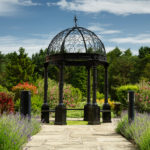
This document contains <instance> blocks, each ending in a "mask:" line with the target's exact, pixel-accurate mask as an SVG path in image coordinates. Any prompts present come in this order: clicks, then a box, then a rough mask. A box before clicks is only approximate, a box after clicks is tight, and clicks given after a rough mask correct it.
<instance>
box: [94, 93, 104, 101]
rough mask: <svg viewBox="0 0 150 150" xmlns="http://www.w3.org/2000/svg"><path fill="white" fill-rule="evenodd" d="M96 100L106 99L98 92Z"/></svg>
mask: <svg viewBox="0 0 150 150" xmlns="http://www.w3.org/2000/svg"><path fill="white" fill-rule="evenodd" d="M96 98H97V99H104V94H103V93H99V92H98V91H97V92H96Z"/></svg>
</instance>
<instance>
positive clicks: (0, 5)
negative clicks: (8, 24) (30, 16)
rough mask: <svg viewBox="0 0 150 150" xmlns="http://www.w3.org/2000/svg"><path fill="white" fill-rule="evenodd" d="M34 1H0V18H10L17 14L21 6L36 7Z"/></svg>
mask: <svg viewBox="0 0 150 150" xmlns="http://www.w3.org/2000/svg"><path fill="white" fill-rule="evenodd" d="M36 5H40V4H39V3H33V2H32V0H0V16H9V15H13V14H14V13H16V12H17V10H18V7H19V6H36Z"/></svg>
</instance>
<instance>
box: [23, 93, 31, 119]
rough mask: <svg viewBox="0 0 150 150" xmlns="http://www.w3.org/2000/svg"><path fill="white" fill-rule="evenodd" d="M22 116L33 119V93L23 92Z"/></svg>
mask: <svg viewBox="0 0 150 150" xmlns="http://www.w3.org/2000/svg"><path fill="white" fill-rule="evenodd" d="M20 114H21V116H22V117H28V119H29V120H30V119H31V92H30V91H21V100H20Z"/></svg>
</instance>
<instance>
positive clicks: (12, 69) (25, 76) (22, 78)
mask: <svg viewBox="0 0 150 150" xmlns="http://www.w3.org/2000/svg"><path fill="white" fill-rule="evenodd" d="M7 57H8V59H9V63H8V64H7V66H6V72H7V74H6V75H7V76H6V80H7V87H8V88H11V87H12V86H14V85H17V84H18V83H22V82H26V81H29V82H31V81H33V80H34V79H35V78H36V74H33V73H34V67H35V65H34V64H33V63H32V61H31V59H30V58H29V57H28V56H27V54H26V53H25V49H23V48H20V49H19V54H17V53H16V52H14V53H11V54H9V55H8V56H7Z"/></svg>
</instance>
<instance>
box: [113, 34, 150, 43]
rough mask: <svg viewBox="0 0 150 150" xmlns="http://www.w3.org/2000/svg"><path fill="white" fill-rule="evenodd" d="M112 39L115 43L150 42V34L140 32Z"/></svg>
mask: <svg viewBox="0 0 150 150" xmlns="http://www.w3.org/2000/svg"><path fill="white" fill-rule="evenodd" d="M110 41H111V42H115V43H131V44H150V34H139V35H136V36H130V37H124V38H121V37H120V38H113V39H110Z"/></svg>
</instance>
